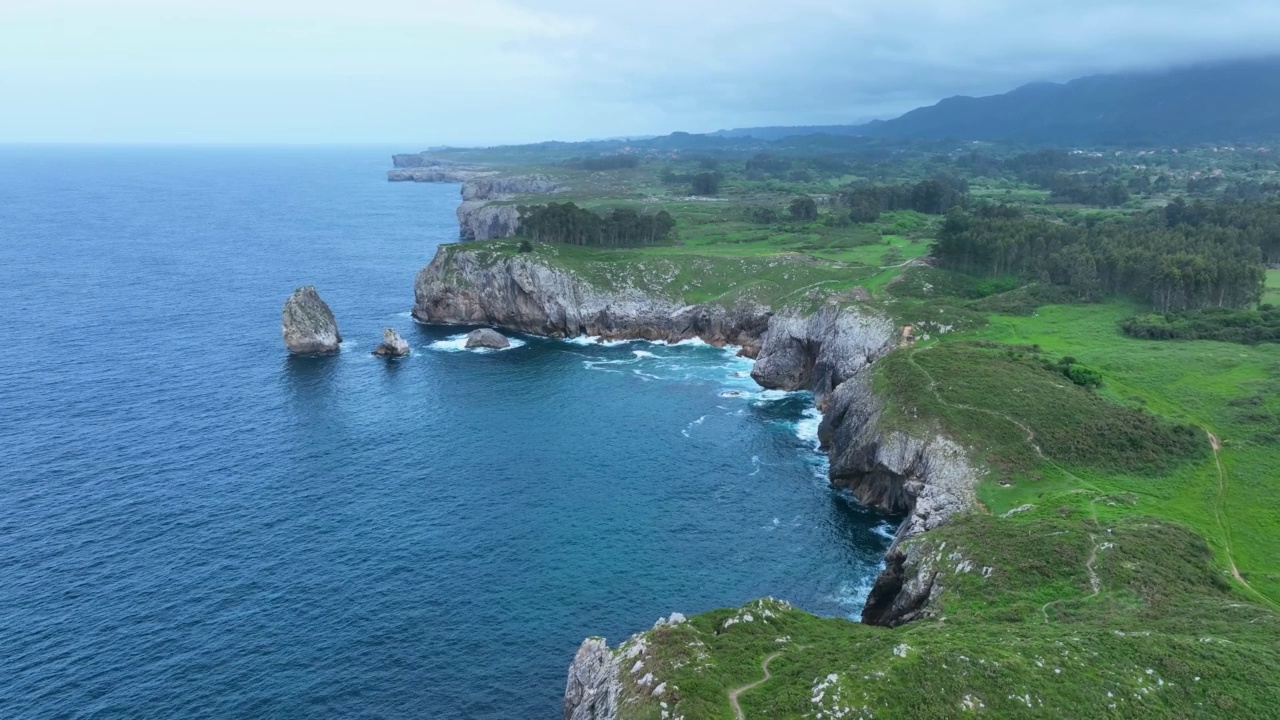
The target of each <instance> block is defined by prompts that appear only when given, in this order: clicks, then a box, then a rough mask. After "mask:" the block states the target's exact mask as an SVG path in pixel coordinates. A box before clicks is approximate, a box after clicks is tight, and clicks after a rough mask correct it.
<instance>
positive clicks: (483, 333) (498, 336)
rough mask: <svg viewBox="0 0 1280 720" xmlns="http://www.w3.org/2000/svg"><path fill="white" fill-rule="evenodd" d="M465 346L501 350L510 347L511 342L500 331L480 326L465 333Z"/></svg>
mask: <svg viewBox="0 0 1280 720" xmlns="http://www.w3.org/2000/svg"><path fill="white" fill-rule="evenodd" d="M466 347H467V348H493V349H494V350H501V349H503V348H506V347H511V343H510V342H508V341H507V339H506V338H505V337H503V336H502V333H500V332H498V331H497V330H490V329H489V328H480V329H479V330H472V331H471V332H469V333H467V344H466Z"/></svg>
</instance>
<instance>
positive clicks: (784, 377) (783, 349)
mask: <svg viewBox="0 0 1280 720" xmlns="http://www.w3.org/2000/svg"><path fill="white" fill-rule="evenodd" d="M895 335H896V333H895V331H894V325H893V323H892V322H891V321H889V320H887V319H885V318H883V317H881V316H879V315H873V314H870V313H866V312H858V311H855V310H848V309H843V310H842V309H841V308H840V307H839V306H838V305H826V306H824V307H823V308H822V309H821V310H819V311H818V312H817V313H815V314H813V315H808V316H804V317H800V316H795V315H785V316H775V317H774V318H773V319H772V320H770V322H769V331H768V332H767V333H765V336H764V339H763V340H762V341H761V344H760V355H759V357H757V358H756V364H755V366H754V367H752V369H751V378H752V379H753V380H755V381H756V382H757V383H759V384H760V385H761V386H763V387H766V388H775V389H779V390H812V391H813V395H814V400H815V402H816V403H817V406H818V409H819V410H825V409H826V406H827V399H828V397H829V396H830V394H831V392H832V391H834V390H835V388H836V387H837V386H838V385H840V383H842V382H844V381H845V380H847V379H849V378H851V377H853V376H855V375H857V374H858V373H859V372H861V371H862V370H863V369H865V368H866V367H867V366H868V365H870V364H871V363H872V362H874V361H875V360H876V359H877V358H879V357H880V356H881V355H884V354H885V353H887V352H889V350H891V349H893V343H894V339H895Z"/></svg>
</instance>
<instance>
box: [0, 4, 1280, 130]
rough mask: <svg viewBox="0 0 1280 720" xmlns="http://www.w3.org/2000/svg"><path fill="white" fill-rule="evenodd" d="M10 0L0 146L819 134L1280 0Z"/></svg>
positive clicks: (1267, 16) (1256, 12) (1256, 19)
mask: <svg viewBox="0 0 1280 720" xmlns="http://www.w3.org/2000/svg"><path fill="white" fill-rule="evenodd" d="M110 5H111V7H104V3H102V2H101V0H7V2H4V3H0V95H2V96H4V97H5V98H6V106H7V111H6V113H3V114H0V141H5V140H115V141H146V140H161V141H225V142H245V141H248V142H281V141H287V142H332V141H373V142H386V143H397V144H400V143H414V144H422V145H427V144H438V143H483V142H532V141H537V140H542V139H580V138H585V137H602V136H615V135H624V134H653V133H663V132H669V131H671V130H676V129H681V130H690V131H705V130H714V129H717V128H721V127H733V126H749V125H763V124H826V123H841V122H851V121H858V120H865V119H869V118H872V117H888V116H892V115H896V114H898V113H901V112H903V111H906V110H908V109H911V108H912V107H916V106H918V105H921V104H928V103H932V102H935V101H936V100H938V99H940V98H942V97H946V96H949V95H954V94H987V93H993V92H1002V91H1004V90H1008V89H1010V88H1012V87H1014V86H1016V85H1020V84H1022V83H1025V82H1029V81H1033V80H1065V79H1069V78H1071V77H1075V76H1079V75H1083V74H1090V73H1096V72H1105V71H1115V70H1130V69H1142V68H1152V67H1161V66H1166V65H1169V64H1175V63H1186V62H1195V61H1201V60H1210V59H1218V58H1226V57H1238V56H1247V55H1257V54H1264V53H1271V52H1278V51H1280V3H1275V2H1274V0H1218V2H1215V3H1206V2H1203V0H1165V1H1163V2H1157V1H1156V0H1128V1H1127V2H1112V1H1108V0H1072V1H1067V0H1041V1H1034V0H1021V1H1015V0H824V1H821V2H819V1H818V0H789V1H788V2H760V1H758V0H732V1H731V0H647V1H646V2H643V3H641V2H608V1H607V0H590V1H589V0H468V2H456V1H455V0H113V2H112V3H110Z"/></svg>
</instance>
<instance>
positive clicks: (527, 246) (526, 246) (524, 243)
mask: <svg viewBox="0 0 1280 720" xmlns="http://www.w3.org/2000/svg"><path fill="white" fill-rule="evenodd" d="M519 250H520V252H522V253H531V252H533V245H532V244H531V243H530V242H529V241H528V240H521V241H520V247H519Z"/></svg>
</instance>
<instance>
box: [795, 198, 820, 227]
mask: <svg viewBox="0 0 1280 720" xmlns="http://www.w3.org/2000/svg"><path fill="white" fill-rule="evenodd" d="M789 211H790V212H791V219H792V220H795V221H796V222H813V221H814V220H817V219H818V204H817V203H815V202H814V201H813V198H811V197H809V196H808V195H803V196H801V197H798V198H796V199H795V200H792V201H791V207H790V208H789Z"/></svg>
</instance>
